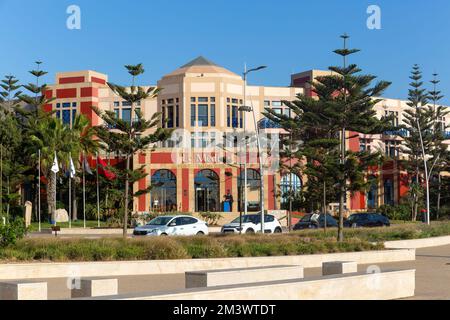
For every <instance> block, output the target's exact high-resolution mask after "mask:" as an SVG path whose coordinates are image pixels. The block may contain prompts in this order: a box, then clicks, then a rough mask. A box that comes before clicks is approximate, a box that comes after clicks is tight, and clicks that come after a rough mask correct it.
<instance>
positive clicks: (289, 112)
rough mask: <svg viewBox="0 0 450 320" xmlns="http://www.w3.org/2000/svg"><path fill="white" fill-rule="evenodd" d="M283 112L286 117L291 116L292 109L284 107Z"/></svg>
mask: <svg viewBox="0 0 450 320" xmlns="http://www.w3.org/2000/svg"><path fill="white" fill-rule="evenodd" d="M283 114H284V115H285V116H286V117H290V116H291V109H289V108H285V109H283Z"/></svg>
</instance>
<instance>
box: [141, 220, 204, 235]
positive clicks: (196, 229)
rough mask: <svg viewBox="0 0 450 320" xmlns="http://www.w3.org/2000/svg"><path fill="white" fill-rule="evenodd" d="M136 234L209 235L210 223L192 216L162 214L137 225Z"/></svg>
mask: <svg viewBox="0 0 450 320" xmlns="http://www.w3.org/2000/svg"><path fill="white" fill-rule="evenodd" d="M133 235H135V236H195V235H208V224H207V223H206V222H204V221H201V220H199V219H197V218H194V217H191V216H160V217H157V218H155V219H153V220H152V221H150V222H149V223H148V224H146V225H145V226H141V227H136V228H135V229H134V232H133Z"/></svg>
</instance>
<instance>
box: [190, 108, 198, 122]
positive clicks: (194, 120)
mask: <svg viewBox="0 0 450 320" xmlns="http://www.w3.org/2000/svg"><path fill="white" fill-rule="evenodd" d="M196 125H197V115H196V113H195V104H191V127H195V126H196Z"/></svg>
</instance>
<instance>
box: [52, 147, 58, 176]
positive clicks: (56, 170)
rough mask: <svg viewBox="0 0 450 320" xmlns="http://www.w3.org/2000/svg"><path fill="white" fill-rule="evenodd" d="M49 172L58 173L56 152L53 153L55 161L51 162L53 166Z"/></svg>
mask: <svg viewBox="0 0 450 320" xmlns="http://www.w3.org/2000/svg"><path fill="white" fill-rule="evenodd" d="M51 170H52V171H53V172H54V173H58V172H59V165H58V158H57V157H56V152H55V160H53V165H52V169H51Z"/></svg>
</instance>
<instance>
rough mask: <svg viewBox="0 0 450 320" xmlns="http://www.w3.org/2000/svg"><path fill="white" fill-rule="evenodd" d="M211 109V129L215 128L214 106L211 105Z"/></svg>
mask: <svg viewBox="0 0 450 320" xmlns="http://www.w3.org/2000/svg"><path fill="white" fill-rule="evenodd" d="M210 109H211V127H215V126H216V105H215V104H212V105H211V106H210Z"/></svg>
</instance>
